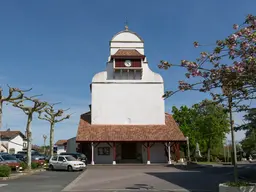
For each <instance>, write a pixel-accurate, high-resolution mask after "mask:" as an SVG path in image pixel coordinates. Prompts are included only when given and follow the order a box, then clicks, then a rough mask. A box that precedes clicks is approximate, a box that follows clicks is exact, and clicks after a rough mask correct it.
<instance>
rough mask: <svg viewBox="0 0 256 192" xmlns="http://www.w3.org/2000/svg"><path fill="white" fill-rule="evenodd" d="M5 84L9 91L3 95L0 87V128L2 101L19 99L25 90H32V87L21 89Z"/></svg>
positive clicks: (0, 123)
mask: <svg viewBox="0 0 256 192" xmlns="http://www.w3.org/2000/svg"><path fill="white" fill-rule="evenodd" d="M7 86H8V88H9V93H8V95H7V96H4V94H3V89H2V88H1V87H0V130H1V128H2V118H3V104H4V102H15V101H17V100H19V99H22V98H23V96H24V93H25V92H28V91H30V90H32V89H28V90H21V89H19V88H14V87H10V86H9V85H7Z"/></svg>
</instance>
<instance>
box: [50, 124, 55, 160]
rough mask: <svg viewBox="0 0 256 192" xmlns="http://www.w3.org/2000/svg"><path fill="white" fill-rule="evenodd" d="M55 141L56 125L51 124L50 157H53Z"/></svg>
mask: <svg viewBox="0 0 256 192" xmlns="http://www.w3.org/2000/svg"><path fill="white" fill-rule="evenodd" d="M53 141H54V123H51V128H50V156H51V157H52V156H53Z"/></svg>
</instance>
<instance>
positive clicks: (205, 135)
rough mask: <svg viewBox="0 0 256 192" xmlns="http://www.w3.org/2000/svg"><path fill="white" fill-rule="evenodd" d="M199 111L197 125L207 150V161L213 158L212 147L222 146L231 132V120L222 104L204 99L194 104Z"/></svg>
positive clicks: (202, 142) (197, 111)
mask: <svg viewBox="0 0 256 192" xmlns="http://www.w3.org/2000/svg"><path fill="white" fill-rule="evenodd" d="M193 108H194V110H195V111H196V113H197V118H196V119H195V121H196V126H197V128H198V131H199V133H200V137H201V138H200V140H201V142H200V143H201V145H202V144H204V147H205V148H206V150H207V161H210V160H211V154H212V149H217V148H219V147H220V146H222V141H223V140H224V138H225V135H226V133H228V132H229V128H228V127H229V120H228V114H227V112H226V110H225V109H224V108H223V107H222V105H216V104H215V103H214V102H213V101H210V100H204V101H202V102H201V103H199V104H196V105H194V106H193Z"/></svg>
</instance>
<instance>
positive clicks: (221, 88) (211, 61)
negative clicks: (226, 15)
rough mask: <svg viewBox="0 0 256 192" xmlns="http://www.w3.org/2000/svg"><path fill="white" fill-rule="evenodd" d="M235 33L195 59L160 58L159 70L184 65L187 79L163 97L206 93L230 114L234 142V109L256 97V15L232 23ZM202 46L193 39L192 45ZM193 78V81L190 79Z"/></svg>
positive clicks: (245, 106)
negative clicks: (186, 93) (186, 92)
mask: <svg viewBox="0 0 256 192" xmlns="http://www.w3.org/2000/svg"><path fill="white" fill-rule="evenodd" d="M233 28H234V30H235V31H234V33H233V34H231V35H230V36H228V37H227V38H226V39H224V40H217V41H216V44H214V48H213V50H212V51H211V52H201V54H200V57H199V58H197V59H196V60H195V61H188V60H182V61H181V63H180V64H172V63H170V62H168V61H161V63H160V64H159V65H158V67H159V68H161V69H165V70H167V69H169V68H170V67H172V66H179V67H183V68H185V69H186V70H187V73H186V74H185V76H186V78H187V79H188V80H187V81H185V80H182V81H179V87H178V89H177V90H174V91H169V90H168V91H166V92H165V94H164V96H163V97H164V98H168V97H170V96H172V95H173V94H175V93H177V92H182V91H188V90H195V91H200V92H204V93H206V92H208V93H210V95H211V96H212V98H213V100H214V101H215V102H216V103H222V104H223V106H225V107H227V109H228V111H229V113H230V125H231V126H230V128H231V135H232V141H233V142H234V133H233V129H234V122H233V119H232V110H233V111H243V110H247V109H248V107H249V104H248V102H246V101H251V100H253V99H255V98H256V95H255V92H256V16H253V15H248V16H247V17H246V19H245V22H244V23H243V24H242V25H237V24H234V25H233ZM200 46H204V45H202V44H200V43H199V42H194V47H196V48H197V47H200ZM193 77H196V80H197V79H199V80H198V81H196V82H195V83H194V82H193V83H191V79H192V78H193ZM233 146H234V147H233V154H234V155H233V156H234V158H233V163H234V173H235V181H237V178H238V176H237V166H236V149H235V145H233Z"/></svg>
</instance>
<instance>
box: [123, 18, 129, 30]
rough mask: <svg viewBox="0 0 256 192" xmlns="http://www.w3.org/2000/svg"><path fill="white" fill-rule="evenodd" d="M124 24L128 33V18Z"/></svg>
mask: <svg viewBox="0 0 256 192" xmlns="http://www.w3.org/2000/svg"><path fill="white" fill-rule="evenodd" d="M124 24H125V26H124V28H125V30H126V31H128V30H129V29H128V20H127V18H126V19H125V22H124Z"/></svg>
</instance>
